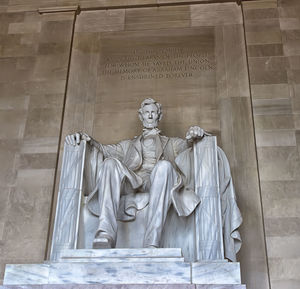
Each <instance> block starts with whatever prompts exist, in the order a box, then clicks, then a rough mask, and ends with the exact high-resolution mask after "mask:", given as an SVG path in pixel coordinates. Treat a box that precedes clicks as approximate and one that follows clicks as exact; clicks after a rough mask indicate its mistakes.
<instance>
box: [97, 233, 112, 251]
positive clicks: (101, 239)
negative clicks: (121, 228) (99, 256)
mask: <svg viewBox="0 0 300 289" xmlns="http://www.w3.org/2000/svg"><path fill="white" fill-rule="evenodd" d="M112 247H113V240H112V239H111V237H110V236H108V235H107V234H105V233H102V232H100V233H97V234H96V236H95V239H94V241H93V249H111V248H112Z"/></svg>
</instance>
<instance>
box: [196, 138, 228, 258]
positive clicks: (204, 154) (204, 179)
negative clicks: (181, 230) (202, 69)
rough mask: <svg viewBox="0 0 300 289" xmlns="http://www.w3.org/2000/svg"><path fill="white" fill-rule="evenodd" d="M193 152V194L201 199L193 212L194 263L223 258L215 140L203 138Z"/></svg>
mask: <svg viewBox="0 0 300 289" xmlns="http://www.w3.org/2000/svg"><path fill="white" fill-rule="evenodd" d="M193 149H194V166H195V191H196V194H197V195H198V196H199V197H200V198H201V203H200V206H198V207H197V209H196V211H195V236H196V248H195V249H196V255H197V260H216V259H224V246H223V233H222V215H221V199H220V190H219V175H218V156H217V141H216V137H214V136H206V137H205V138H203V139H202V140H201V141H198V142H195V143H194V148H193Z"/></svg>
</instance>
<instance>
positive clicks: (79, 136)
mask: <svg viewBox="0 0 300 289" xmlns="http://www.w3.org/2000/svg"><path fill="white" fill-rule="evenodd" d="M82 140H86V141H90V140H91V137H90V136H88V135H87V134H86V133H82V132H77V133H74V134H69V135H67V136H66V139H65V143H66V144H68V145H73V146H75V145H79V144H80V142H81V141H82Z"/></svg>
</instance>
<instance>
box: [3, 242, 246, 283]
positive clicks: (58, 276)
mask: <svg viewBox="0 0 300 289" xmlns="http://www.w3.org/2000/svg"><path fill="white" fill-rule="evenodd" d="M28 284H40V285H45V284H52V285H53V284H122V285H124V284H173V285H174V284H180V285H184V284H186V285H188V284H206V285H207V284H214V285H216V284H222V285H224V284H228V285H229V284H230V285H238V284H241V278H240V266H239V263H229V262H227V261H226V260H215V261H209V262H196V263H189V262H185V261H184V258H183V256H182V253H181V249H179V248H174V249H173V248H170V249H169V248H161V249H109V250H90V249H81V250H65V251H63V252H62V253H61V254H60V256H59V259H58V260H57V261H56V262H45V263H43V264H14V265H6V270H5V275H4V285H28ZM122 288H123V287H122ZM128 288H130V287H128ZM139 288H140V287H139ZM146 288H147V287H146ZM173 288H174V287H173ZM182 288H185V287H182ZM193 288H194V287H193ZM208 288H209V287H208ZM212 288H218V287H212ZM220 288H222V287H220ZM224 288H226V287H224ZM229 288H232V287H229ZM234 288H242V287H234Z"/></svg>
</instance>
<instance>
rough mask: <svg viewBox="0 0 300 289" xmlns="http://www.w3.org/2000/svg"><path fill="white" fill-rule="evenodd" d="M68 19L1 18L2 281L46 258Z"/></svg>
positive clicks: (20, 14)
mask: <svg viewBox="0 0 300 289" xmlns="http://www.w3.org/2000/svg"><path fill="white" fill-rule="evenodd" d="M6 2H7V1H6ZM4 3H5V1H4ZM1 5H2V7H3V1H1ZM73 18H74V16H73V13H64V14H59V15H55V14H52V15H47V16H46V15H45V16H41V15H39V14H38V13H36V12H16V13H3V12H2V13H0V163H1V168H0V264H1V265H0V266H1V267H0V275H1V277H0V278H2V276H3V270H4V264H6V263H24V262H25V263H29V262H40V261H42V260H43V259H44V256H45V249H46V244H47V232H48V226H49V216H50V209H51V200H52V195H53V181H54V175H55V167H56V163H57V152H58V143H59V136H60V127H61V121H62V113H63V103H64V94H65V86H66V77H67V69H68V62H69V52H70V40H71V32H72V26H73Z"/></svg>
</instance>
